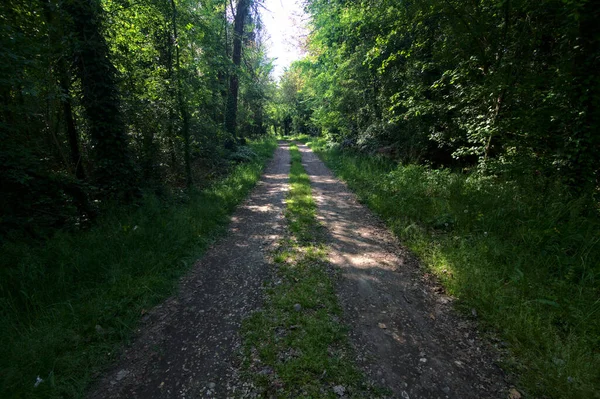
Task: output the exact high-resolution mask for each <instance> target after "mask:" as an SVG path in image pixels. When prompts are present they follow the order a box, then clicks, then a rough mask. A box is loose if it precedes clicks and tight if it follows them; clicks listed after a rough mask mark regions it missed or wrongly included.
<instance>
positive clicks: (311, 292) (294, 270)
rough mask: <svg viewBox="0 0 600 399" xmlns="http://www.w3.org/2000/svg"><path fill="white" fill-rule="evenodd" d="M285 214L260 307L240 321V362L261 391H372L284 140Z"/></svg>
mask: <svg viewBox="0 0 600 399" xmlns="http://www.w3.org/2000/svg"><path fill="white" fill-rule="evenodd" d="M290 151H291V158H292V164H291V172H290V192H289V195H288V197H287V201H286V203H287V208H286V213H285V215H286V219H287V221H288V225H289V230H290V236H289V237H288V238H286V239H284V240H282V241H281V242H280V244H279V248H278V249H277V250H276V251H275V253H274V254H273V264H274V266H275V269H276V270H275V281H274V282H273V283H272V284H271V285H270V286H269V287H268V290H267V297H266V303H265V306H264V309H263V310H261V311H260V312H257V313H254V314H253V315H252V316H251V317H249V318H248V319H247V320H245V321H244V324H243V327H242V334H243V337H244V351H245V355H244V359H245V368H246V370H247V371H248V372H249V374H250V375H251V376H252V379H253V381H254V382H255V383H256V384H257V386H258V387H259V388H260V389H261V394H262V395H261V397H284V398H335V397H339V395H340V393H343V394H345V395H347V396H345V397H374V395H375V392H374V391H373V390H372V388H370V387H368V386H367V385H366V384H365V383H364V379H363V377H362V376H361V374H360V373H359V372H358V371H357V370H356V368H355V367H354V365H353V359H352V356H351V354H350V348H349V343H348V341H347V330H346V328H345V327H344V325H343V324H342V323H341V321H340V318H341V313H342V312H341V308H340V307H339V305H338V303H337V297H336V294H335V288H334V286H333V282H332V278H333V275H332V273H333V270H332V269H331V266H330V265H329V264H328V262H327V252H326V247H325V246H324V244H323V240H322V238H321V237H322V232H321V231H320V229H321V227H320V226H319V225H318V224H317V221H316V220H315V210H316V206H315V203H314V201H313V198H312V194H311V188H310V182H309V178H308V175H307V174H306V173H305V171H304V168H303V166H302V164H301V155H300V152H299V151H298V148H297V147H296V146H294V145H293V146H291V149H290Z"/></svg>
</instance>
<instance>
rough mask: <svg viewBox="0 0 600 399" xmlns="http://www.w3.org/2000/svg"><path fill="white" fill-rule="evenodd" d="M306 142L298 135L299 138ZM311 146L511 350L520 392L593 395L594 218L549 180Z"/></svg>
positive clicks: (597, 342) (597, 345)
mask: <svg viewBox="0 0 600 399" xmlns="http://www.w3.org/2000/svg"><path fill="white" fill-rule="evenodd" d="M308 140H310V139H309V138H306V137H305V138H304V141H308ZM312 140H313V141H312V142H309V143H308V144H309V145H310V146H311V147H312V148H313V150H315V151H316V152H317V154H318V155H319V156H320V157H321V159H323V160H324V161H325V162H326V163H327V165H328V166H329V167H330V168H331V169H333V171H334V172H335V173H336V175H337V176H339V177H340V178H341V179H343V180H344V181H346V182H347V183H348V185H349V186H350V188H351V189H352V190H354V191H355V192H356V193H357V195H358V196H359V198H360V199H361V201H363V202H365V203H366V204H367V205H368V206H369V207H370V208H371V209H372V210H373V211H375V212H376V213H377V214H379V215H380V216H381V217H382V219H384V220H385V221H386V222H387V225H388V227H389V228H390V229H391V230H392V231H393V232H394V233H395V234H396V235H397V236H398V237H399V238H400V239H401V240H402V241H403V242H404V243H405V244H406V245H407V246H408V247H409V248H410V249H411V250H412V251H414V253H416V254H417V255H418V256H419V257H420V259H421V260H422V261H423V263H424V265H425V267H426V268H427V269H428V270H429V271H432V272H434V273H435V274H436V275H437V276H438V277H439V279H440V280H441V281H442V283H443V284H444V285H445V287H446V288H447V290H448V291H449V292H450V293H451V294H453V295H455V296H456V297H457V298H458V299H459V301H458V304H459V307H461V308H462V309H463V310H465V311H467V312H468V313H469V314H470V313H471V309H475V310H476V311H477V314H478V318H479V320H480V321H481V322H482V327H483V328H484V329H486V330H487V331H489V332H490V333H491V336H492V337H498V341H496V343H497V345H498V346H500V347H504V346H505V345H507V346H508V348H510V351H509V352H507V355H506V357H505V366H506V369H507V370H509V371H511V372H514V374H515V375H516V378H517V381H518V382H519V384H520V387H521V389H523V390H524V392H525V393H526V394H527V396H528V397H535V398H538V397H549V398H573V399H575V398H578V399H579V398H598V397H600V248H599V246H598V242H599V241H600V218H599V215H598V208H597V204H594V203H593V201H590V200H589V199H587V200H586V199H584V198H574V197H571V196H570V195H569V194H568V192H567V190H565V189H564V188H563V187H561V186H560V185H559V184H557V183H556V182H550V181H542V180H540V179H539V178H535V177H531V178H527V177H522V179H521V180H520V181H519V182H518V183H515V182H510V181H503V180H501V179H499V178H492V177H483V176H476V175H464V174H459V173H455V172H452V171H450V170H435V169H431V168H427V167H423V166H417V165H397V164H394V163H392V162H390V161H387V160H382V159H377V158H374V157H369V156H364V155H359V154H355V153H350V152H339V151H336V150H332V149H330V148H329V147H328V146H327V145H326V143H325V142H324V141H323V140H320V139H312Z"/></svg>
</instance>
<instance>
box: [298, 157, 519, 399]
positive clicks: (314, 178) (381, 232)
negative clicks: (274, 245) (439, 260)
mask: <svg viewBox="0 0 600 399" xmlns="http://www.w3.org/2000/svg"><path fill="white" fill-rule="evenodd" d="M299 149H300V151H301V153H302V158H303V165H304V167H305V169H306V171H307V173H308V175H309V177H310V179H311V184H312V187H313V196H314V198H315V201H316V203H317V207H318V211H317V214H318V215H317V217H318V219H319V221H320V222H321V223H322V224H323V225H324V226H325V227H326V229H327V230H328V235H329V237H328V240H329V242H328V244H329V246H330V261H331V262H332V263H333V264H334V265H336V266H337V267H339V268H340V270H341V278H340V279H339V282H338V286H337V288H338V298H339V301H340V304H341V306H342V308H343V309H344V317H345V322H346V323H347V325H348V326H349V327H350V330H351V336H350V341H351V343H352V345H353V347H354V349H355V351H356V354H357V359H356V361H357V364H358V365H359V366H360V367H361V368H362V369H363V370H364V371H365V373H366V374H367V376H368V377H369V378H370V379H371V381H372V382H374V383H376V384H377V385H379V386H381V387H384V388H387V389H389V390H391V392H392V394H391V396H392V397H395V398H402V399H408V398H499V397H504V398H505V397H506V396H507V393H508V386H507V384H506V382H505V379H504V376H503V374H502V372H501V370H500V369H499V368H498V367H497V366H495V360H496V359H495V358H496V355H495V353H494V351H493V349H492V348H491V347H488V346H487V345H486V344H485V343H484V342H482V341H480V340H479V339H478V337H477V334H476V333H475V325H474V324H475V323H474V322H473V321H472V320H468V319H466V318H464V317H461V316H460V315H458V314H456V313H455V312H454V311H453V309H452V298H450V297H448V296H446V295H444V294H443V290H441V289H440V288H441V287H439V285H437V284H436V283H435V281H434V279H432V278H431V277H428V276H427V275H425V277H424V276H423V271H422V270H420V269H419V266H418V263H417V262H416V261H415V259H414V258H413V257H411V256H410V254H409V253H408V252H407V251H406V250H405V249H403V248H402V247H401V246H400V245H399V244H398V242H397V240H396V239H395V238H394V237H393V236H392V235H391V233H390V232H389V231H388V230H387V228H386V227H385V226H384V224H383V223H382V222H381V220H379V219H378V218H377V217H375V216H374V215H373V214H372V213H371V212H370V211H369V210H368V209H367V208H366V207H365V206H363V205H361V204H360V203H359V202H358V201H357V199H356V197H355V195H354V194H352V193H351V192H350V191H349V190H348V188H347V187H346V185H345V184H343V183H341V182H340V181H339V180H337V179H335V178H334V177H333V175H332V173H331V171H330V170H329V169H328V168H327V167H326V166H325V165H324V164H323V162H321V161H320V160H319V159H318V158H317V156H316V155H315V154H314V153H313V152H312V151H311V150H310V149H309V148H308V147H306V146H304V145H299Z"/></svg>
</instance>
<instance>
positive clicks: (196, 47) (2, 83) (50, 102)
mask: <svg viewBox="0 0 600 399" xmlns="http://www.w3.org/2000/svg"><path fill="white" fill-rule="evenodd" d="M258 5H259V4H258V2H256V1H253V0H238V1H237V2H236V3H234V2H230V1H226V0H207V1H203V2H197V1H189V0H148V1H143V2H138V1H133V0H66V1H58V0H37V1H28V0H7V1H4V2H2V4H1V5H0V30H1V34H0V60H1V62H0V76H1V77H0V104H1V111H0V168H1V169H2V173H0V185H1V186H2V196H1V198H0V209H1V210H0V220H1V226H2V227H1V228H0V236H3V237H5V236H7V235H10V234H13V233H14V232H23V231H27V232H28V233H31V234H34V235H37V234H39V233H40V231H43V230H44V228H47V227H50V228H55V227H64V226H70V227H76V226H80V225H82V224H85V223H88V222H89V221H90V220H92V219H93V218H94V217H95V216H96V215H97V213H98V210H99V209H100V208H101V206H99V204H102V203H103V202H107V201H109V202H114V201H117V202H131V201H133V200H135V198H137V197H139V196H140V193H141V192H142V191H143V190H148V189H149V190H153V191H160V190H164V189H165V188H184V187H191V186H192V185H194V184H197V183H202V181H204V180H206V178H207V176H208V175H210V174H214V173H219V170H220V169H222V168H226V166H227V162H226V160H227V157H228V154H231V153H232V152H234V151H235V150H236V148H237V146H238V145H239V144H243V142H244V138H245V137H251V136H257V135H260V134H263V133H264V132H265V115H264V111H263V109H264V107H265V104H266V101H267V94H268V91H269V90H270V85H271V82H270V78H269V73H270V70H271V68H272V67H271V63H270V61H269V60H268V59H267V58H266V55H265V48H264V45H263V43H262V34H261V29H260V18H259V14H258Z"/></svg>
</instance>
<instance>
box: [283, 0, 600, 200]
mask: <svg viewBox="0 0 600 399" xmlns="http://www.w3.org/2000/svg"><path fill="white" fill-rule="evenodd" d="M306 10H307V12H308V13H309V15H310V17H311V29H312V33H311V35H310V36H309V39H308V44H307V47H308V49H309V55H308V56H307V57H306V58H305V59H303V60H301V61H299V62H296V63H295V64H294V65H293V66H292V67H291V68H290V69H289V70H288V71H287V72H286V74H285V76H284V77H283V79H282V82H281V90H280V92H279V94H278V101H277V103H276V104H275V105H274V116H275V117H276V120H277V123H278V129H280V130H281V131H282V132H287V131H295V132H300V133H305V134H323V135H326V136H327V137H328V138H329V139H330V141H331V142H333V143H336V144H337V145H340V146H342V147H352V148H355V149H358V150H361V151H365V152H368V153H373V154H374V153H379V154H382V155H385V156H390V157H393V158H396V159H400V160H403V161H407V162H420V163H426V164H431V165H433V166H452V167H462V168H466V169H468V170H476V171H482V172H484V173H489V174H501V175H503V176H515V175H523V174H526V175H530V176H546V177H548V178H550V179H559V180H561V181H564V182H565V183H566V184H568V185H569V186H570V187H571V188H572V189H573V191H574V192H576V193H581V192H585V193H590V192H594V190H596V188H597V187H598V165H600V162H599V160H600V159H599V151H598V149H599V148H600V145H599V144H600V142H599V134H598V129H599V127H600V114H599V112H598V105H599V104H600V74H599V73H598V71H600V25H599V24H598V23H597V21H598V20H599V18H600V7H598V4H597V3H596V2H593V1H590V0H544V1H537V0H536V1H533V0H483V1H463V0H419V1H411V0H406V1H397V0H362V1H348V0H308V1H307V2H306Z"/></svg>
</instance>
